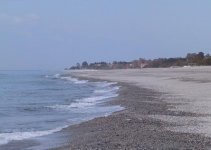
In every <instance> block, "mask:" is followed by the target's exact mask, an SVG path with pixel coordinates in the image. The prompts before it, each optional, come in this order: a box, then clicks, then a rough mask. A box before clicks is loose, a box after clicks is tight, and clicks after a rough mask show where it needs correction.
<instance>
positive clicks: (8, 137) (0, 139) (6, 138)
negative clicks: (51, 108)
mask: <svg viewBox="0 0 211 150" xmlns="http://www.w3.org/2000/svg"><path fill="white" fill-rule="evenodd" d="M66 127H67V126H64V127H58V128H55V129H52V130H46V131H31V132H13V133H0V145H3V144H7V143H9V142H11V141H19V140H25V139H30V138H36V137H40V136H45V135H49V134H52V133H55V132H58V131H61V130H62V129H63V128H66Z"/></svg>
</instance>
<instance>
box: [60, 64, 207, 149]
mask: <svg viewBox="0 0 211 150" xmlns="http://www.w3.org/2000/svg"><path fill="white" fill-rule="evenodd" d="M70 74H71V76H75V77H78V78H86V79H95V80H106V81H113V82H118V84H119V85H120V86H121V89H120V92H119V97H118V98H116V99H115V100H114V101H112V102H111V103H110V105H113V104H118V105H121V106H123V107H124V108H125V110H123V111H120V112H116V113H113V114H112V115H110V116H108V117H101V118H96V119H94V120H91V121H88V122H84V123H81V124H78V125H74V126H71V127H69V128H66V129H64V130H63V131H62V132H65V133H69V135H70V138H69V141H67V145H66V146H64V147H60V148H58V149H59V150H66V149H108V150H111V149H114V150H116V149H134V150H135V149H209V148H210V147H211V102H210V100H211V92H210V89H211V76H210V74H211V67H184V68H160V69H141V70H138V69H137V70H136V69H134V70H102V71H78V72H71V73H70Z"/></svg>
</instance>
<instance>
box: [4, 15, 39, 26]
mask: <svg viewBox="0 0 211 150" xmlns="http://www.w3.org/2000/svg"><path fill="white" fill-rule="evenodd" d="M39 20H40V17H39V16H38V15H36V14H25V15H19V16H18V15H9V14H6V13H0V23H11V24H22V23H34V22H37V21H39Z"/></svg>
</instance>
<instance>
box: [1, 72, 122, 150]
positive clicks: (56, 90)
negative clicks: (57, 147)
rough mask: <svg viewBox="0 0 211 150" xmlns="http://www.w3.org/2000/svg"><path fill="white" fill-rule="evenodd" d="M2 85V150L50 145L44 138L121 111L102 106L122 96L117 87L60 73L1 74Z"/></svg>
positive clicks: (118, 108)
mask: <svg viewBox="0 0 211 150" xmlns="http://www.w3.org/2000/svg"><path fill="white" fill-rule="evenodd" d="M0 85H1V86H0V118H1V119H0V149H1V146H2V147H3V146H5V144H6V145H10V144H11V142H18V141H21V140H29V139H30V140H31V139H33V140H35V141H36V140H37V141H39V143H40V142H42V139H45V143H46V139H47V140H48V139H49V141H51V140H50V137H49V138H43V136H49V134H52V133H56V132H58V131H60V130H61V129H62V128H64V127H67V126H68V125H71V124H76V123H79V122H82V121H85V120H89V119H92V118H95V117H98V116H104V115H108V114H110V113H112V112H113V111H116V110H120V109H121V107H120V106H112V107H108V106H103V105H101V104H102V103H103V102H105V101H108V100H110V99H112V98H114V97H117V96H118V90H119V87H118V86H117V85H116V83H108V82H89V81H87V80H78V79H75V78H71V77H69V75H65V74H64V73H59V74H58V73H57V72H47V71H0ZM52 137H53V136H52ZM47 143H48V142H47ZM11 149H12V148H11Z"/></svg>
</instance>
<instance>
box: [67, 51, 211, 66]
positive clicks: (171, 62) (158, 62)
mask: <svg viewBox="0 0 211 150" xmlns="http://www.w3.org/2000/svg"><path fill="white" fill-rule="evenodd" d="M202 65H203V66H208V65H211V56H210V54H206V55H205V54H204V53H203V52H199V53H188V54H187V56H186V57H184V58H182V57H179V58H159V59H154V60H147V59H143V58H140V59H138V60H134V61H130V62H126V61H119V62H118V61H114V62H113V63H107V62H95V63H90V64H88V62H87V61H84V62H82V63H81V65H80V63H77V64H76V66H72V67H70V68H69V69H129V68H161V67H183V66H202Z"/></svg>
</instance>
